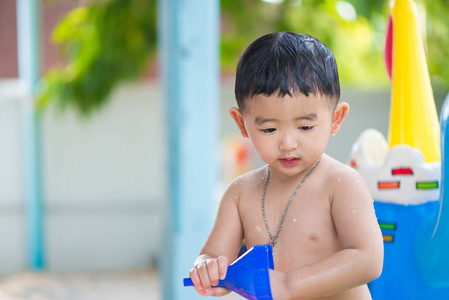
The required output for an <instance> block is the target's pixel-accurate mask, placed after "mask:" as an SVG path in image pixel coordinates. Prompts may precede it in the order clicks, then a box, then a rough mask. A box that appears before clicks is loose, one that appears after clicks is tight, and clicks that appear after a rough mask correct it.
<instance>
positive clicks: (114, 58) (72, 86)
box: [38, 0, 156, 115]
mask: <svg viewBox="0 0 449 300" xmlns="http://www.w3.org/2000/svg"><path fill="white" fill-rule="evenodd" d="M47 2H48V1H47ZM50 2H51V1H50ZM53 41H54V42H55V43H56V44H59V46H60V50H61V52H62V54H63V56H65V57H66V58H67V59H68V63H67V65H66V66H65V67H64V68H55V69H52V70H50V71H48V72H47V74H45V75H44V78H43V80H42V81H41V82H42V84H41V90H40V93H39V95H38V103H39V106H40V107H44V106H45V105H46V104H47V103H48V102H49V101H51V100H56V101H57V102H59V104H60V105H61V106H62V107H63V108H65V107H67V106H73V107H74V108H75V109H77V110H78V111H79V112H80V113H81V114H82V115H88V114H89V113H91V112H93V111H94V110H96V109H99V108H101V107H102V105H103V104H104V103H105V102H106V101H107V100H108V96H109V94H110V92H111V91H112V89H113V88H114V86H116V85H117V84H118V83H120V82H122V81H125V80H132V79H136V78H138V77H139V76H140V75H141V74H142V73H143V71H145V69H146V67H147V66H148V63H149V61H150V59H151V57H152V56H153V55H154V53H155V51H156V0H98V1H90V4H89V5H85V6H80V7H78V8H75V9H73V10H72V11H70V12H69V13H68V14H67V15H66V16H65V17H64V18H63V19H62V20H61V22H60V23H59V24H58V26H57V27H56V28H55V30H54V32H53Z"/></svg>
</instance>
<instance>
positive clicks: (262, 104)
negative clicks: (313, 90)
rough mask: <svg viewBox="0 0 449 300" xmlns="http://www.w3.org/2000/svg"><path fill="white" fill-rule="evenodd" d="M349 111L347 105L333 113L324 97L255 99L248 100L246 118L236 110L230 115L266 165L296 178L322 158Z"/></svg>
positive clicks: (342, 105)
mask: <svg viewBox="0 0 449 300" xmlns="http://www.w3.org/2000/svg"><path fill="white" fill-rule="evenodd" d="M348 110H349V106H348V104H347V103H340V104H338V105H337V107H336V108H335V110H334V109H333V105H332V103H331V101H330V99H328V98H327V97H326V96H321V95H313V94H310V95H309V96H308V97H307V96H305V95H303V94H298V95H293V96H292V97H291V96H288V95H286V96H284V97H279V96H277V95H271V96H266V95H256V96H254V97H253V98H251V99H248V100H247V102H246V107H245V111H244V113H243V115H242V114H241V112H240V111H239V110H238V109H237V108H231V109H230V114H231V117H232V118H233V119H234V120H235V122H236V123H237V126H238V127H239V129H240V131H241V134H242V136H243V137H245V138H250V139H251V142H252V144H253V146H254V149H255V151H256V152H257V154H258V155H259V157H260V158H261V159H262V160H263V161H264V162H266V163H268V164H269V165H270V167H271V168H272V169H276V170H277V171H279V172H281V173H283V174H285V175H297V174H303V173H304V172H307V171H308V170H309V169H310V168H312V167H313V165H314V164H315V163H316V161H317V160H318V159H319V158H320V157H321V155H322V154H323V152H324V150H325V149H326V146H327V143H328V140H329V136H330V134H336V133H337V132H338V130H339V128H340V126H341V123H342V122H343V120H344V118H345V116H346V114H347V112H348Z"/></svg>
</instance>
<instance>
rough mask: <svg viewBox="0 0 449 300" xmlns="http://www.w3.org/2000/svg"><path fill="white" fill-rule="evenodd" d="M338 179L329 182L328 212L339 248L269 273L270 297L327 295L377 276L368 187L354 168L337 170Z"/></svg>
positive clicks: (377, 245) (379, 256)
mask: <svg viewBox="0 0 449 300" xmlns="http://www.w3.org/2000/svg"><path fill="white" fill-rule="evenodd" d="M348 173H349V174H348ZM340 175H341V176H340ZM339 178H341V179H340V180H339V182H338V184H337V183H336V182H337V180H334V183H332V184H331V185H330V186H331V188H333V189H334V193H333V194H332V196H333V197H332V200H331V201H332V203H331V214H332V218H333V221H334V224H335V228H336V231H337V234H338V237H339V240H340V242H341V245H342V250H341V251H339V252H337V253H335V254H333V255H331V256H330V257H327V258H325V259H323V260H321V261H319V262H317V263H313V264H310V265H307V266H305V267H302V268H300V269H296V270H292V271H289V272H286V273H280V272H275V271H273V272H270V281H271V287H272V291H273V299H275V300H278V299H313V298H316V297H323V296H329V295H333V294H337V293H340V292H343V291H345V290H347V289H350V288H353V287H356V286H359V285H362V284H366V283H368V282H370V281H372V280H374V279H376V278H377V277H378V276H379V275H380V273H381V271H382V265H383V241H382V235H381V232H380V229H379V225H378V223H377V219H376V216H375V213H374V207H373V200H372V198H371V196H370V193H369V189H368V187H367V185H366V183H365V181H364V179H363V178H362V177H361V175H360V174H359V173H358V172H356V171H354V170H351V171H349V172H344V173H340V174H339Z"/></svg>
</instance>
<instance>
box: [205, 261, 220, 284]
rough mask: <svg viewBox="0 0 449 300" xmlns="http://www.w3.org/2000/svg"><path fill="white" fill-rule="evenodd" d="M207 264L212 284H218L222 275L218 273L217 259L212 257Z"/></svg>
mask: <svg viewBox="0 0 449 300" xmlns="http://www.w3.org/2000/svg"><path fill="white" fill-rule="evenodd" d="M206 265H207V271H208V273H209V279H210V283H211V285H213V286H216V285H217V284H218V280H219V277H220V275H219V273H218V263H217V260H215V259H210V260H208V261H207V263H206Z"/></svg>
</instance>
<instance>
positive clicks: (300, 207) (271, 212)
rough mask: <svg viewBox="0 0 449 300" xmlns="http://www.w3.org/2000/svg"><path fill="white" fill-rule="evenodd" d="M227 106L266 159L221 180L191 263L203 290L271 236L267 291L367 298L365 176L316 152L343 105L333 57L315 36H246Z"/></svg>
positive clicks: (375, 239) (375, 252)
mask: <svg viewBox="0 0 449 300" xmlns="http://www.w3.org/2000/svg"><path fill="white" fill-rule="evenodd" d="M235 95H236V98H237V103H238V108H235V107H233V108H230V109H229V113H230V115H231V117H232V118H233V119H234V121H235V123H236V124H237V126H238V128H239V129H240V132H241V135H242V136H243V137H244V138H248V139H250V140H251V142H252V144H253V146H254V149H255V151H256V153H257V154H258V156H259V157H260V158H261V159H262V160H263V161H264V162H266V163H267V165H266V166H264V167H262V168H260V169H257V170H254V171H251V172H249V173H246V174H244V175H242V176H240V177H238V178H237V179H235V180H234V181H233V182H232V183H231V184H230V185H229V187H228V188H227V190H226V192H225V194H224V196H223V198H222V200H221V203H220V207H219V209H218V215H217V219H216V222H215V225H214V227H213V229H212V231H211V233H210V235H209V237H208V239H207V241H206V242H205V244H204V246H203V248H202V250H201V254H200V256H199V257H198V258H197V259H196V261H195V263H194V266H193V268H192V269H191V271H190V274H189V275H190V277H191V279H192V281H193V283H194V284H195V289H196V291H197V292H198V293H199V294H201V295H204V296H208V295H212V296H221V295H224V294H227V293H229V290H227V289H224V288H216V287H213V286H214V285H217V284H218V280H219V279H223V278H224V277H225V276H226V270H227V267H228V265H229V263H230V262H232V261H234V260H235V259H236V258H237V254H238V252H239V249H240V246H241V244H242V240H245V242H246V245H247V246H248V248H250V247H252V246H254V245H262V244H266V243H270V244H271V245H272V247H273V252H274V254H273V258H274V267H275V271H272V270H270V284H271V290H272V295H273V299H275V300H279V299H282V300H283V299H345V300H350V299H357V300H364V299H371V296H370V293H369V291H368V288H367V285H366V283H367V282H370V281H372V280H374V279H375V278H377V277H378V276H379V275H380V273H381V270H382V263H383V242H382V236H381V233H380V229H379V226H378V223H377V220H376V216H375V214H374V208H373V200H372V198H371V196H370V193H369V190H368V187H367V185H366V183H365V182H364V180H363V178H362V177H361V176H360V175H359V174H358V173H357V172H356V171H355V170H353V169H351V168H350V167H348V166H346V165H344V164H342V163H340V162H338V161H336V160H335V159H332V158H331V157H329V156H328V155H326V154H324V150H325V148H326V145H327V143H328V140H329V137H330V135H331V134H332V135H335V134H336V133H337V132H338V131H339V129H340V126H341V124H342V122H343V120H344V119H345V117H346V115H347V113H348V111H349V106H348V104H347V103H338V101H339V98H340V86H339V79H338V72H337V65H336V62H335V58H334V56H333V54H332V53H331V51H330V50H329V49H328V48H327V47H326V46H325V45H323V44H322V43H321V42H320V41H318V40H317V39H315V38H313V37H311V36H309V35H304V34H297V33H292V32H279V33H273V34H268V35H265V36H263V37H261V38H259V39H257V40H256V41H254V42H253V43H252V44H251V45H250V46H249V47H248V48H247V49H246V50H245V52H244V53H243V55H242V57H241V58H240V61H239V63H238V66H237V75H236V86H235Z"/></svg>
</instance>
